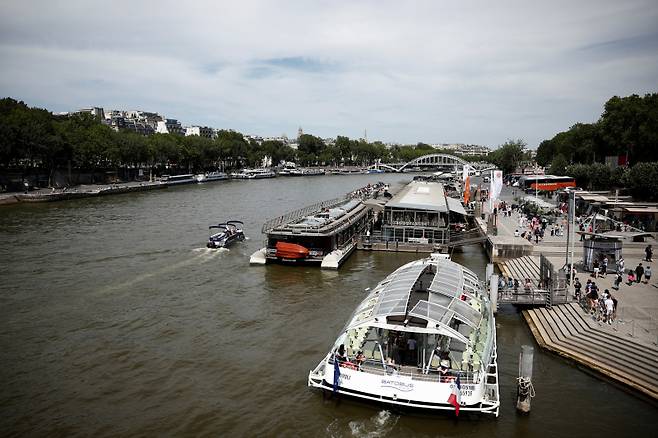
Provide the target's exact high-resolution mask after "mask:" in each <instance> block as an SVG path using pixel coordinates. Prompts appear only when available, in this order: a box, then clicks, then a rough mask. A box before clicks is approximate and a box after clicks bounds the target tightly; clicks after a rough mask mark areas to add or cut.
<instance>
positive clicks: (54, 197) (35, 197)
mask: <svg viewBox="0 0 658 438" xmlns="http://www.w3.org/2000/svg"><path fill="white" fill-rule="evenodd" d="M164 188H167V184H166V183H165V182H160V181H156V182H148V181H146V182H137V181H135V182H124V183H119V184H85V185H79V186H73V187H66V188H62V189H54V188H53V189H39V190H34V191H30V192H28V193H24V192H8V193H0V206H2V205H12V204H18V203H21V202H53V201H64V200H68V199H78V198H90V197H95V196H107V195H117V194H121V193H132V192H142V191H147V190H158V189H164Z"/></svg>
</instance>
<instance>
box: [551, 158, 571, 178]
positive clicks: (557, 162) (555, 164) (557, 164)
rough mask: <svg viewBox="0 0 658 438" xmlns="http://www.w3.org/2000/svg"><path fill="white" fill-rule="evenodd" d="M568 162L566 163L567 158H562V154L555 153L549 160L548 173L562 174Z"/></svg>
mask: <svg viewBox="0 0 658 438" xmlns="http://www.w3.org/2000/svg"><path fill="white" fill-rule="evenodd" d="M568 164H569V163H567V159H566V158H564V155H562V154H557V155H556V156H555V158H553V161H552V162H551V167H550V169H549V170H548V173H550V174H551V175H564V174H565V172H566V167H567V165H568Z"/></svg>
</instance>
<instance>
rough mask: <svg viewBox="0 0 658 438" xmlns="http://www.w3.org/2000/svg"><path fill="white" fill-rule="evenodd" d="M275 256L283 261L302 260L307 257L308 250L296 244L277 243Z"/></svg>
mask: <svg viewBox="0 0 658 438" xmlns="http://www.w3.org/2000/svg"><path fill="white" fill-rule="evenodd" d="M276 256H277V257H281V258H284V259H303V258H306V256H308V249H307V248H305V247H303V246H301V245H297V244H296V243H288V242H277V243H276Z"/></svg>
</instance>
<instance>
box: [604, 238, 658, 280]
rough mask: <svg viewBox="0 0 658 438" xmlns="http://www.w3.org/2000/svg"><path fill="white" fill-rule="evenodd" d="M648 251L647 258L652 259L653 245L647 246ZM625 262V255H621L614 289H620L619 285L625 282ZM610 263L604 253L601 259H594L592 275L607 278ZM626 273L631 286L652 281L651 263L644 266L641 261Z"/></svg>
mask: <svg viewBox="0 0 658 438" xmlns="http://www.w3.org/2000/svg"><path fill="white" fill-rule="evenodd" d="M646 251H647V257H646V259H645V260H648V261H652V258H651V256H652V254H651V245H649V246H648V247H647V250H646ZM625 263H626V262H625V260H624V258H623V257H620V258H619V260H617V269H616V271H615V272H614V274H615V280H614V286H613V289H616V290H619V286H620V285H621V284H622V283H623V282H624V273H625ZM608 264H609V261H608V257H607V256H606V255H603V256H602V257H601V258H600V259H596V260H594V262H592V277H594V278H599V277H601V278H605V277H606V276H607V274H608ZM626 275H627V277H626V281H627V284H628V285H629V286H632V285H633V284H635V283H640V282H643V283H644V284H648V283H649V282H650V281H651V276H652V272H651V265H646V266H643V265H642V263H641V262H640V263H639V264H638V265H637V266H636V267H635V269H629V270H628V272H627V273H626ZM642 277H644V281H642Z"/></svg>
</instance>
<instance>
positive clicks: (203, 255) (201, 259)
mask: <svg viewBox="0 0 658 438" xmlns="http://www.w3.org/2000/svg"><path fill="white" fill-rule="evenodd" d="M229 251H230V250H229V249H228V248H219V249H210V248H205V247H204V248H194V249H193V250H192V252H193V253H194V255H193V256H192V257H190V258H188V259H185V260H181V261H180V262H178V263H174V264H172V265H167V266H166V267H164V268H162V269H157V270H155V271H151V272H145V273H143V274H141V275H137V276H136V277H133V278H131V279H129V280H126V281H124V282H121V283H116V284H111V285H108V286H106V287H104V288H102V289H100V290H98V291H97V292H96V293H97V294H100V295H103V294H106V293H108V292H112V291H116V290H122V289H127V288H131V287H133V286H134V285H136V284H138V283H141V282H143V281H146V280H148V279H150V278H152V277H157V276H160V275H163V274H167V273H169V272H173V271H176V270H178V269H181V268H184V267H186V266H189V265H192V264H199V263H205V262H208V261H210V260H213V259H215V258H217V257H219V256H221V255H222V254H223V253H226V252H229Z"/></svg>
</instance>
